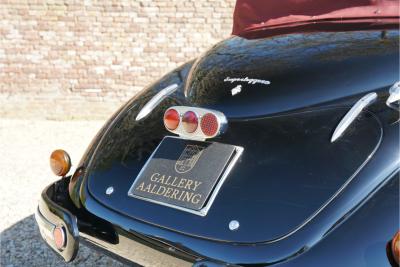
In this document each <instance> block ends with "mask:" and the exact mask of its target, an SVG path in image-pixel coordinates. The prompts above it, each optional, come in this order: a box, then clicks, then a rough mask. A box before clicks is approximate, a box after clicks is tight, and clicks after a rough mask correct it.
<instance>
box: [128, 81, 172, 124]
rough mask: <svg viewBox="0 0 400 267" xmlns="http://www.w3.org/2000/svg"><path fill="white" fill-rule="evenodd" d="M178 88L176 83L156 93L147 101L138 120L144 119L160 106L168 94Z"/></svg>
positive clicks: (137, 117)
mask: <svg viewBox="0 0 400 267" xmlns="http://www.w3.org/2000/svg"><path fill="white" fill-rule="evenodd" d="M176 89H178V85H177V84H176V83H174V84H171V85H169V86H167V87H165V88H164V89H162V90H161V91H160V92H158V93H157V94H156V95H154V96H153V97H152V98H151V99H150V101H149V102H147V103H146V104H145V105H144V106H143V108H142V109H141V110H140V112H139V113H138V115H137V116H136V121H140V120H141V119H144V118H145V117H147V115H149V114H150V113H151V112H152V111H153V109H154V108H155V107H157V106H158V104H160V103H161V101H163V100H164V99H165V98H166V97H167V96H169V95H170V94H172V93H173V92H175V91H176Z"/></svg>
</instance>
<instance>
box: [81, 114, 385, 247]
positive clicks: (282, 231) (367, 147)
mask: <svg viewBox="0 0 400 267" xmlns="http://www.w3.org/2000/svg"><path fill="white" fill-rule="evenodd" d="M346 111H347V109H344V108H328V109H325V110H324V109H321V110H317V111H313V112H302V113H296V114H289V115H282V116H277V117H273V118H263V119H254V120H246V121H240V122H239V121H237V122H232V123H231V124H230V126H229V127H230V129H229V131H228V132H227V134H226V135H224V137H223V138H221V141H222V142H225V143H228V144H234V145H238V146H241V147H243V148H244V151H243V154H242V156H241V158H240V160H239V162H238V163H237V164H236V166H235V168H234V169H233V170H232V171H231V173H230V174H229V178H228V179H227V181H226V182H225V183H224V185H223V187H222V189H221V190H220V192H219V194H218V196H217V198H216V200H215V201H214V203H213V205H212V207H211V209H210V211H209V213H208V214H207V216H205V217H199V216H198V215H193V214H189V213H186V212H181V211H177V210H174V209H172V208H168V207H165V206H160V205H157V204H154V203H149V202H144V201H143V200H140V199H136V198H132V197H129V196H128V195H127V192H128V190H129V188H130V187H131V185H132V183H133V182H134V181H135V178H136V176H137V175H138V174H139V171H140V170H141V168H142V166H143V163H142V162H140V160H138V158H137V154H135V153H131V154H129V155H128V156H126V159H124V160H121V162H117V161H113V162H112V163H111V164H107V163H103V162H102V163H98V165H96V167H95V168H93V169H92V170H91V172H92V174H93V175H92V176H89V180H88V182H89V184H88V185H89V190H90V192H91V193H92V194H93V195H94V196H95V197H96V199H98V200H99V201H100V202H101V203H103V204H104V205H106V206H108V207H110V208H112V209H115V210H117V211H119V212H122V213H124V214H126V215H128V216H130V217H132V218H136V219H139V220H142V221H146V222H149V223H152V224H157V225H159V226H162V227H165V228H169V229H172V230H175V231H179V232H183V233H186V234H188V235H194V236H202V237H206V238H210V239H215V240H225V241H232V242H246V243H254V242H263V241H270V240H273V239H276V238H279V237H281V236H284V235H286V234H288V233H289V232H290V231H292V230H294V229H295V228H296V227H298V226H299V225H301V224H302V223H303V222H304V221H306V220H307V219H308V218H309V217H310V216H311V215H312V214H313V213H315V212H316V211H317V210H318V209H319V208H320V207H321V206H322V205H323V204H325V203H326V202H327V201H328V200H329V199H330V198H331V197H333V195H334V193H335V192H337V191H338V190H339V189H340V187H341V186H342V185H343V184H344V183H345V182H346V181H347V180H348V179H350V178H351V177H352V176H353V175H354V174H355V173H356V172H357V171H358V170H359V168H361V165H363V164H364V163H365V162H366V161H367V159H368V158H369V157H370V156H371V155H373V153H374V151H375V149H376V148H377V147H378V145H379V143H380V141H381V135H382V130H381V126H380V123H379V122H378V121H377V120H376V119H375V118H374V116H372V115H371V114H368V113H367V114H365V115H364V116H362V117H361V118H360V120H359V121H358V122H357V123H355V124H354V125H353V128H351V129H350V130H349V132H348V133H347V134H346V135H345V136H344V137H343V138H341V139H340V140H339V141H337V142H335V143H334V144H332V143H331V142H330V141H329V140H330V137H331V134H332V132H333V130H334V127H335V126H336V125H337V121H339V120H340V118H341V117H342V116H343V114H344V113H345V112H346ZM316 125H318V126H317V127H316ZM116 127H121V128H124V127H127V126H125V125H121V126H118V125H116ZM249 136H252V138H248V137H249ZM221 141H220V142H221ZM124 145H125V144H124V143H119V142H118V141H116V142H115V143H113V148H111V149H112V150H113V151H115V150H117V151H120V150H121V149H120V146H124ZM107 149H108V147H107ZM153 149H154V148H153ZM133 151H135V152H139V150H133ZM102 154H104V152H101V154H99V155H102ZM261 155H262V156H261ZM146 159H147V158H146ZM102 164H104V165H102ZM110 177H112V181H110ZM182 177H188V176H182ZM190 178H196V177H190ZM109 186H113V187H114V191H115V193H114V194H112V195H111V196H108V195H106V194H104V192H105V190H106V189H107V187H109ZM246 206H252V208H251V209H242V207H246ZM271 214H274V216H273V218H271ZM171 218H173V219H171ZM233 218H234V219H236V220H239V221H240V222H241V229H240V231H234V232H232V231H230V230H229V229H228V227H227V223H228V222H229V221H230V220H232V219H233ZM179 221H182V222H185V223H181V224H177V223H176V222H179ZM282 221H285V222H286V223H284V224H283V223H282ZM207 226H212V227H207ZM255 228H259V230H258V231H254V229H255Z"/></svg>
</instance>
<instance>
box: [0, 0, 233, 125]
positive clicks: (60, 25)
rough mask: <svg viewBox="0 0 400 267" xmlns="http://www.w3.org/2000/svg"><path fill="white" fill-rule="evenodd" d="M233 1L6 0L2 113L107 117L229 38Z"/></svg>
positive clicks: (0, 30)
mask: <svg viewBox="0 0 400 267" xmlns="http://www.w3.org/2000/svg"><path fill="white" fill-rule="evenodd" d="M234 2H235V1H234V0H157V1H150V0H142V1H135V0H120V1H96V0H92V1H91V0H76V1H59V0H48V1H44V0H43V1H41V0H8V1H7V0H0V35H1V39H0V115H1V116H2V117H5V116H6V117H22V116H23V117H42V118H55V119H69V118H104V117H108V116H109V115H110V113H112V112H113V110H114V109H116V108H117V107H118V106H119V105H121V103H123V102H124V101H126V100H127V99H129V98H131V97H132V96H133V95H134V94H135V93H136V92H138V91H139V90H141V89H142V88H143V87H145V86H146V85H148V84H149V83H151V82H152V81H154V80H155V79H157V78H159V77H160V76H161V75H163V74H165V73H166V72H168V71H170V70H172V69H173V68H175V67H176V66H178V65H180V64H182V63H183V62H186V61H187V60H190V59H192V58H195V57H196V56H197V55H199V54H200V53H201V52H203V51H205V50H206V49H207V48H208V47H209V46H211V45H212V44H214V43H216V42H217V41H219V40H221V39H223V38H225V37H227V36H229V35H230V32H231V28H232V13H233V8H234Z"/></svg>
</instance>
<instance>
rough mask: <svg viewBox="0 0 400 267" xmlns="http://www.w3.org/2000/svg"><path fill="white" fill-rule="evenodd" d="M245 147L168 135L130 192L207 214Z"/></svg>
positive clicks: (143, 198)
mask: <svg viewBox="0 0 400 267" xmlns="http://www.w3.org/2000/svg"><path fill="white" fill-rule="evenodd" d="M242 151H243V148H242V147H238V146H234V145H229V144H222V143H217V142H205V141H196V140H187V139H182V138H178V137H172V136H167V137H165V138H164V139H163V140H162V141H161V143H160V144H159V145H158V147H157V148H156V149H155V151H154V152H153V154H152V155H151V156H150V158H149V159H148V160H147V162H146V164H145V165H144V166H143V168H142V170H141V171H140V173H139V175H138V176H137V177H136V179H135V181H134V183H133V184H132V186H131V188H130V189H129V191H128V195H129V196H130V197H134V198H139V199H142V200H146V201H150V202H153V203H157V204H160V205H164V206H168V207H171V208H176V209H180V210H183V211H187V212H190V213H193V214H197V215H200V216H205V215H206V214H207V212H208V210H209V209H210V207H211V205H212V202H213V201H214V199H215V197H216V195H217V194H218V191H219V189H220V188H221V186H222V184H223V182H224V181H225V179H226V178H227V176H228V174H229V172H230V171H231V169H232V168H233V166H234V165H235V163H236V161H237V159H238V158H239V156H240V154H241V153H242Z"/></svg>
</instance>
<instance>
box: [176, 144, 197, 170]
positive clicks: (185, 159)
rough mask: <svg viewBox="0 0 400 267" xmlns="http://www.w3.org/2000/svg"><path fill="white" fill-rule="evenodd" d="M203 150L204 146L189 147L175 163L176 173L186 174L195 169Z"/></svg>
mask: <svg viewBox="0 0 400 267" xmlns="http://www.w3.org/2000/svg"><path fill="white" fill-rule="evenodd" d="M203 150H204V147H202V146H196V145H187V146H186V147H185V149H184V150H183V152H182V154H181V155H180V156H179V159H178V160H177V161H176V163H175V171H176V172H177V173H185V172H188V171H190V170H191V169H193V167H194V166H195V165H196V162H197V161H198V159H199V158H200V156H201V154H202V153H203Z"/></svg>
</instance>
